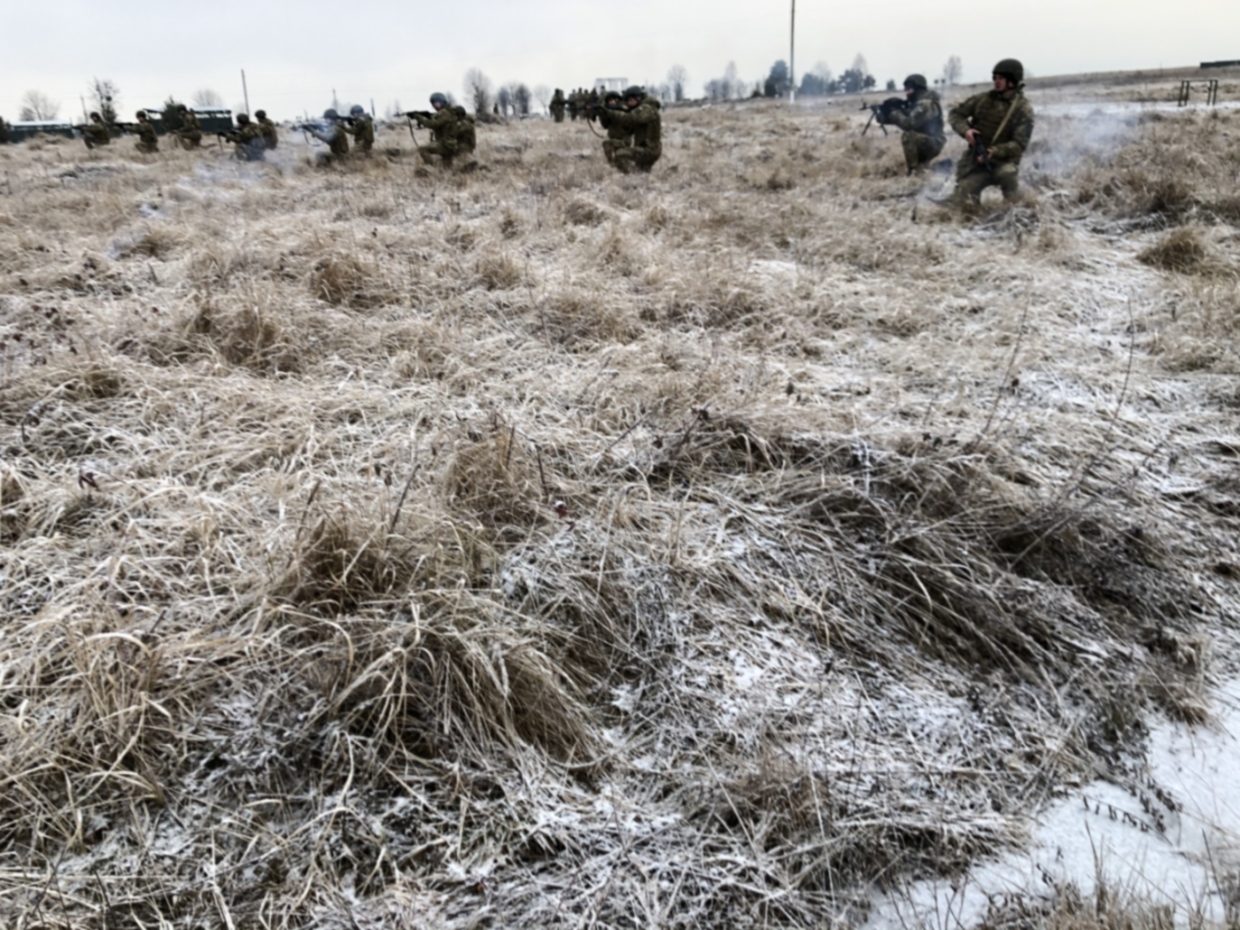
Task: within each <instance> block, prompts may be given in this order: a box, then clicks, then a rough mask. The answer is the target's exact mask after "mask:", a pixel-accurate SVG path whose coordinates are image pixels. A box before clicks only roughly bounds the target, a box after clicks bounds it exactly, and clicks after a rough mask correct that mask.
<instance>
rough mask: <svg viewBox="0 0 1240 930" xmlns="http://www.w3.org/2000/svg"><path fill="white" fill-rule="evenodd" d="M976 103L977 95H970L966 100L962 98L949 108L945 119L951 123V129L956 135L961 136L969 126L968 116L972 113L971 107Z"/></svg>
mask: <svg viewBox="0 0 1240 930" xmlns="http://www.w3.org/2000/svg"><path fill="white" fill-rule="evenodd" d="M976 105H977V97H970V98H969V99H968V100H962V101H960V103H958V104H956V105H955V106H954V107H952V108H951V112H950V113H948V115H947V121H948V122H949V123H951V127H952V129H953V130H954V131H955V132H956V134H957V135H959V136H963V135H964V134H965V133H966V132H968V131H969V129H970V128H971V127H970V126H969V117H970V116H972V115H973V109H974V107H975V106H976Z"/></svg>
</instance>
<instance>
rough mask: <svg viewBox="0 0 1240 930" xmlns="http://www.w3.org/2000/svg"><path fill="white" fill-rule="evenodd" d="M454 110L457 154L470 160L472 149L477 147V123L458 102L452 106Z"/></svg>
mask: <svg viewBox="0 0 1240 930" xmlns="http://www.w3.org/2000/svg"><path fill="white" fill-rule="evenodd" d="M452 109H453V110H455V111H456V125H457V134H456V143H457V148H458V150H459V154H461V155H464V156H465V157H466V158H467V159H470V160H472V159H473V157H474V149H476V148H477V147H478V124H477V123H475V122H474V118H473V117H472V116H470V115H469V111H468V110H466V109H465V108H464V107H463V106H460V105H459V104H458V105H457V106H454V107H453V108H452Z"/></svg>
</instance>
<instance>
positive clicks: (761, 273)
mask: <svg viewBox="0 0 1240 930" xmlns="http://www.w3.org/2000/svg"><path fill="white" fill-rule="evenodd" d="M1035 102H1036V101H1035ZM1220 119H1221V120H1222V122H1223V125H1230V121H1231V120H1232V117H1230V116H1226V117H1220ZM860 125H861V124H860V122H859V121H858V120H857V117H856V114H852V113H849V114H847V115H843V114H841V113H839V112H837V111H832V110H829V109H828V110H812V109H808V110H796V111H792V112H789V111H788V110H786V109H783V108H780V107H775V108H771V107H769V106H768V105H765V104H764V105H762V107H751V106H738V107H736V108H732V109H729V108H715V109H711V110H704V111H693V110H674V111H672V112H670V113H669V114H668V116H667V131H666V136H667V140H668V142H667V150H666V151H667V154H666V156H665V159H664V163H663V164H661V165H660V166H659V167H658V168H657V169H656V171H655V172H654V174H653V175H651V176H648V177H645V176H643V177H632V178H626V177H621V176H617V175H613V174H612V173H610V172H609V170H608V169H607V168H606V166H605V165H604V164H603V163H602V158H601V155H599V154H598V153H597V141H596V140H594V139H593V137H592V136H589V135H588V134H587V130H586V129H585V128H584V127H582V126H580V125H579V124H571V125H565V126H559V127H556V126H553V125H550V124H546V123H531V124H528V125H521V126H509V127H496V128H490V127H487V128H486V132H484V133H483V134H482V136H483V138H482V140H481V141H482V149H481V151H480V157H481V160H482V161H483V162H484V164H489V165H490V170H486V171H479V172H477V173H475V174H470V175H449V176H441V175H438V174H435V173H429V174H427V173H425V172H419V171H418V170H417V169H416V168H415V167H414V165H413V160H411V159H404V158H402V159H393V160H390V161H389V160H388V159H386V158H377V159H374V160H372V161H371V162H369V163H366V164H359V165H353V166H348V167H346V168H345V169H342V170H330V171H324V172H318V171H315V170H312V169H311V168H309V167H308V165H306V164H305V163H304V160H303V159H304V156H305V155H306V154H307V153H306V152H305V151H304V148H301V149H300V150H299V147H298V145H297V144H296V142H295V141H294V142H293V143H291V144H290V146H289V147H288V148H287V150H286V149H285V148H282V149H281V150H280V152H281V155H280V157H281V159H283V162H282V163H279V164H268V165H239V164H236V163H234V162H231V161H229V160H226V159H224V158H222V157H220V158H217V157H216V156H215V154H214V153H210V152H206V153H194V154H190V153H184V152H173V153H168V154H166V155H163V156H160V157H159V158H158V159H155V160H145V159H144V160H138V159H136V158H133V157H131V156H130V155H129V154H128V153H127V152H125V151H123V150H119V149H116V148H115V147H114V150H112V151H109V152H107V153H104V154H99V153H90V154H88V153H86V152H84V151H82V150H80V149H78V148H76V147H72V146H62V145H51V144H48V145H45V146H42V147H36V146H26V147H24V148H17V147H14V148H0V162H3V168H4V170H5V171H6V172H7V174H8V175H9V177H10V178H11V183H12V188H13V193H12V195H11V196H9V195H7V193H6V195H5V196H4V197H3V199H0V280H2V281H3V283H4V289H3V293H4V295H5V296H3V297H0V386H2V387H0V442H2V443H3V446H2V448H3V449H4V459H3V462H2V463H0V536H2V538H3V540H4V544H5V550H4V555H3V565H2V566H0V571H2V573H3V574H2V577H3V581H2V582H0V604H2V607H3V612H4V616H5V620H4V623H3V627H2V628H0V734H2V736H0V745H2V747H3V748H2V749H0V784H2V785H3V790H2V791H0V850H3V852H4V855H5V859H4V864H3V865H2V866H0V883H3V884H2V885H0V887H2V888H3V893H2V894H0V914H2V915H3V920H4V921H6V922H8V923H12V924H14V925H17V926H25V927H32V928H33V927H38V926H43V927H53V926H55V927H75V928H76V927H100V926H107V927H139V926H161V925H162V926H170V925H171V926H235V927H242V926H245V927H310V926H316V927H335V926H340V927H348V926H356V925H361V926H367V925H400V924H409V925H418V926H445V927H466V926H518V925H526V926H547V927H558V926H579V925H589V924H595V925H601V926H637V925H640V926H661V927H673V926H686V927H687V926H694V927H698V926H728V927H736V926H754V927H758V926H772V927H775V926H807V925H812V926H823V925H827V924H828V923H830V922H831V921H833V920H843V921H851V920H854V919H856V918H857V916H858V912H857V911H856V910H855V908H854V907H853V905H854V903H855V900H856V896H857V894H858V891H859V889H861V888H862V887H863V886H864V885H865V884H867V883H870V882H874V881H878V882H882V883H886V882H890V881H895V880H897V879H898V878H900V877H902V876H908V875H918V874H932V873H934V874H947V875H951V874H958V873H959V872H960V871H961V870H962V869H964V868H966V867H967V865H968V863H969V862H970V861H971V860H973V859H974V858H975V857H977V856H978V855H981V854H984V853H987V852H990V851H993V850H997V849H1000V848H1001V847H1003V846H1004V845H1006V844H1009V843H1012V842H1018V841H1019V840H1020V838H1021V836H1022V835H1023V832H1024V823H1025V820H1024V818H1025V816H1026V815H1027V814H1028V812H1029V811H1030V810H1031V809H1033V808H1034V807H1036V805H1037V804H1039V803H1040V802H1041V801H1043V800H1045V799H1046V798H1047V797H1049V796H1050V795H1051V794H1052V793H1053V792H1054V791H1056V790H1058V789H1059V787H1060V786H1061V785H1062V784H1063V782H1064V780H1065V779H1067V778H1070V777H1081V776H1092V775H1093V774H1094V773H1098V772H1104V773H1106V774H1107V777H1110V778H1113V779H1116V780H1120V781H1123V780H1125V779H1128V778H1130V777H1132V772H1133V764H1134V762H1133V760H1134V759H1136V758H1137V757H1138V756H1139V752H1140V748H1141V738H1142V734H1143V732H1144V729H1143V720H1144V719H1146V718H1148V716H1149V715H1151V714H1158V713H1168V714H1172V715H1174V716H1176V717H1178V718H1182V719H1189V720H1202V719H1205V718H1206V717H1207V716H1208V713H1209V710H1208V708H1209V704H1208V688H1209V685H1210V682H1211V675H1212V674H1213V669H1214V668H1215V665H1214V664H1213V663H1215V662H1221V663H1229V662H1231V661H1233V660H1234V656H1232V655H1231V654H1230V652H1228V651H1227V650H1228V647H1227V646H1226V643H1227V642H1229V641H1230V639H1229V636H1230V634H1231V633H1232V632H1233V631H1232V629H1231V627H1230V624H1231V621H1230V619H1229V618H1230V617H1232V616H1235V612H1234V605H1235V601H1234V598H1235V594H1236V588H1235V586H1236V584H1237V582H1238V580H1240V570H1236V571H1235V572H1229V571H1223V570H1221V568H1220V566H1227V565H1233V566H1234V565H1237V564H1240V554H1237V553H1236V552H1235V539H1236V532H1235V530H1236V525H1235V524H1236V518H1237V514H1240V504H1238V503H1237V501H1240V490H1237V487H1236V483H1235V479H1234V456H1235V450H1236V448H1237V447H1238V446H1237V443H1236V440H1235V425H1234V414H1235V403H1234V396H1233V395H1234V384H1232V383H1231V382H1230V381H1228V380H1226V378H1225V377H1224V376H1225V374H1226V373H1228V372H1234V362H1235V353H1234V349H1233V348H1232V345H1233V344H1234V342H1235V340H1234V338H1230V337H1231V336H1234V332H1233V331H1234V329H1235V325H1236V309H1237V306H1240V304H1238V303H1237V300H1236V290H1235V284H1234V277H1229V276H1228V275H1227V274H1226V273H1225V272H1224V271H1220V270H1219V269H1223V268H1225V267H1227V266H1228V264H1229V263H1230V265H1231V266H1234V264H1235V259H1236V257H1237V236H1236V231H1235V229H1234V228H1233V227H1231V226H1229V225H1228V224H1230V223H1234V222H1235V214H1234V212H1229V210H1230V207H1229V206H1228V204H1230V201H1229V200H1228V199H1227V197H1228V196H1232V197H1234V194H1231V195H1228V194H1227V193H1226V191H1227V184H1228V179H1227V177H1226V173H1227V169H1226V167H1225V165H1224V164H1222V163H1221V162H1218V161H1216V160H1214V159H1212V157H1211V156H1212V155H1213V154H1214V153H1217V152H1221V151H1222V148H1223V145H1224V143H1223V141H1222V140H1223V136H1222V134H1221V132H1220V131H1219V126H1218V125H1217V124H1216V121H1212V120H1211V119H1210V118H1209V117H1203V116H1201V115H1199V114H1191V113H1190V114H1183V115H1174V116H1167V117H1165V118H1163V117H1161V116H1160V118H1159V119H1157V120H1153V119H1130V120H1127V121H1126V122H1125V121H1121V124H1120V125H1118V126H1117V127H1112V128H1113V129H1114V131H1113V132H1110V133H1108V134H1105V135H1104V136H1099V135H1098V134H1097V132H1096V130H1097V120H1096V119H1095V120H1087V119H1083V118H1077V117H1072V116H1063V115H1060V116H1053V115H1052V116H1051V117H1050V118H1048V119H1047V120H1046V121H1045V122H1040V124H1039V125H1040V127H1042V126H1046V127H1047V131H1046V133H1045V135H1041V136H1040V148H1039V150H1038V152H1037V153H1035V156H1034V157H1031V160H1030V163H1029V166H1028V168H1027V175H1028V177H1029V178H1030V180H1031V182H1032V185H1033V190H1032V195H1033V196H1032V197H1031V199H1030V201H1029V202H1028V203H1026V204H1025V205H1023V206H1021V207H1019V208H1017V209H1014V210H1003V209H1001V208H999V207H998V205H997V204H996V203H995V202H994V201H992V200H988V201H987V209H986V211H985V212H983V213H982V215H980V216H978V217H975V218H971V219H958V218H954V217H951V216H949V215H947V214H945V213H943V212H942V211H938V210H936V209H934V208H933V207H931V206H929V205H927V204H925V203H924V202H923V201H922V199H921V197H920V194H922V193H923V190H922V189H921V188H919V187H917V186H916V185H915V184H914V182H911V181H908V180H906V179H904V178H903V177H902V175H903V170H902V167H901V166H902V157H901V155H900V153H899V150H898V146H897V145H896V144H895V142H894V140H888V141H883V140H882V139H881V138H875V137H871V136H867V137H866V138H864V139H861V138H859V137H858V135H857V133H858V131H859V129H860ZM772 131H774V132H775V133H777V134H778V138H779V139H780V140H781V144H780V146H779V150H778V152H777V151H776V150H775V147H774V146H773V143H772V139H774V138H776V137H775V136H772ZM1039 132H1040V133H1042V132H1043V130H1042V129H1041V128H1040V129H1039ZM724 139H726V144H721V142H720V140H724ZM406 141H407V140H406ZM399 144H400V143H399V139H398V137H397V136H396V135H395V134H393V135H390V136H389V137H388V138H385V139H382V140H381V146H383V147H394V146H398V145H399ZM1168 146H1170V147H1171V150H1170V151H1166V152H1165V153H1164V149H1166V148H1167V147H1168ZM1175 146H1179V147H1180V148H1175ZM583 154H585V155H588V156H589V157H586V158H581V157H578V156H579V155H583ZM945 177H946V175H942V174H940V175H934V176H932V178H931V181H930V182H929V185H928V186H929V189H930V192H931V193H933V192H934V190H935V189H936V187H937V185H938V184H940V183H941V181H942V179H943V178H945ZM34 216H38V217H39V222H38V223H37V224H36V223H34V222H33V221H31V220H30V217H34ZM1171 226H1176V227H1177V228H1176V229H1174V230H1170V231H1169V227H1171ZM1196 246H1200V248H1201V250H1202V255H1203V257H1199V258H1198V259H1196V261H1197V262H1205V263H1206V265H1208V266H1209V267H1210V268H1211V269H1213V270H1212V271H1211V272H1210V273H1209V274H1202V273H1199V272H1200V268H1199V267H1198V265H1197V264H1194V263H1193V262H1191V261H1190V263H1189V265H1183V266H1182V265H1181V264H1177V262H1179V261H1180V259H1175V260H1174V261H1173V260H1172V259H1173V258H1175V256H1177V255H1179V256H1181V257H1183V256H1184V255H1187V256H1188V258H1189V259H1192V257H1193V255H1194V254H1195V253H1194V248H1195V247H1196ZM1164 269H1166V270H1165V271H1164ZM1185 271H1189V272H1193V273H1190V274H1183V273H1181V272H1185ZM1224 337H1225V338H1224ZM1190 369H1191V370H1192V379H1191V380H1188V377H1189V376H1188V375H1185V374H1184V372H1185V371H1187V370H1190ZM1211 641H1214V642H1216V644H1217V645H1216V646H1215V647H1214V648H1215V650H1216V653H1217V654H1216V655H1215V657H1214V658H1212V653H1211V649H1210V646H1209V643H1210V642H1211ZM351 922H352V923H351Z"/></svg>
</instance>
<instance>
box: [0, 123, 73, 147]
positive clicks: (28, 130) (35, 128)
mask: <svg viewBox="0 0 1240 930" xmlns="http://www.w3.org/2000/svg"><path fill="white" fill-rule="evenodd" d="M39 133H44V134H45V135H49V136H64V137H65V138H66V139H72V138H73V137H74V135H75V133H74V132H73V124H72V123H70V122H68V121H67V120H63V119H39V120H24V121H22V122H18V123H9V141H10V142H25V141H26V140H27V139H33V138H34V137H35V136H37V135H38V134H39Z"/></svg>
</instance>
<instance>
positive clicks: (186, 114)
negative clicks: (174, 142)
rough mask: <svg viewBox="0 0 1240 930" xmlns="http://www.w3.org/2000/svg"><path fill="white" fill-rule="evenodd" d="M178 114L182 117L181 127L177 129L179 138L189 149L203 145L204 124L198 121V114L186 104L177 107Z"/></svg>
mask: <svg viewBox="0 0 1240 930" xmlns="http://www.w3.org/2000/svg"><path fill="white" fill-rule="evenodd" d="M177 115H179V116H180V117H181V128H180V129H178V130H177V139H179V140H180V142H181V145H182V146H184V147H185V148H187V149H196V148H198V147H199V146H200V145H202V124H201V123H200V122H198V116H197V115H196V114H195V113H194V111H193V110H191V109H190V108H189V107H187V106H185V105H184V104H182V105H181V106H179V107H177Z"/></svg>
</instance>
